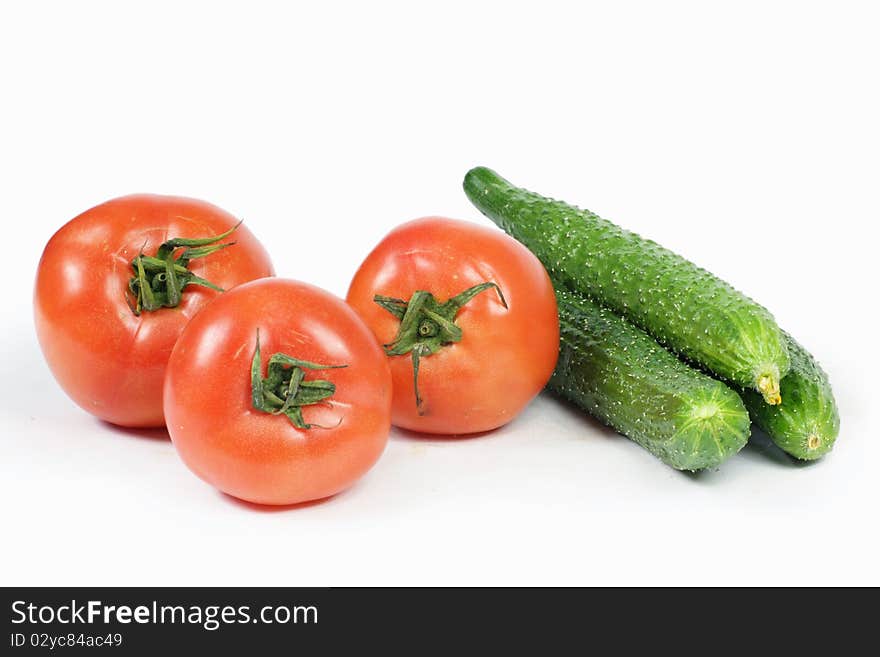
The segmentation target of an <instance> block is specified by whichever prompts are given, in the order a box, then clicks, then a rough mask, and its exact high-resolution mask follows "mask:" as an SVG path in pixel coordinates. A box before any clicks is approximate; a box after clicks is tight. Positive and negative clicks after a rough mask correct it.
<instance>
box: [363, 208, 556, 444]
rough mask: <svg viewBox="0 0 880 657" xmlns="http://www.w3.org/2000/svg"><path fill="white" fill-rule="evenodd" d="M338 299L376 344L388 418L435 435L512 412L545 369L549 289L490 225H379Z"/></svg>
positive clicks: (501, 420)
mask: <svg viewBox="0 0 880 657" xmlns="http://www.w3.org/2000/svg"><path fill="white" fill-rule="evenodd" d="M347 300H348V303H349V304H350V305H351V306H352V307H353V308H354V309H355V311H356V312H357V313H358V314H359V315H360V316H361V317H362V318H363V319H364V321H365V322H366V323H367V325H368V326H369V327H370V328H371V329H372V331H373V333H374V335H375V336H376V338H377V339H378V341H379V342H380V344H382V345H384V349H385V352H386V354H387V356H388V357H389V361H390V364H391V373H392V378H393V381H394V402H393V413H392V422H393V423H394V424H395V425H397V426H400V427H403V428H406V429H411V430H415V431H422V432H426V433H436V434H466V433H475V432H481V431H488V430H490V429H494V428H496V427H499V426H501V425H503V424H505V423H507V422H509V421H510V420H512V419H513V418H514V417H515V416H516V415H517V414H518V413H519V412H520V411H521V410H522V409H523V408H524V407H525V406H526V404H528V402H529V401H530V400H531V399H532V398H533V397H535V395H537V394H538V393H539V392H540V391H541V389H542V388H543V387H544V385H545V384H546V383H547V381H548V380H549V378H550V375H551V374H552V372H553V367H554V365H555V364H556V357H557V354H558V350H559V320H558V317H557V314H556V297H555V295H554V293H553V286H552V285H551V283H550V278H549V277H548V275H547V272H546V271H545V270H544V267H543V266H542V265H541V263H540V262H539V261H538V259H537V258H536V257H535V256H534V255H532V253H531V252H530V251H529V250H528V249H526V248H525V247H524V246H523V245H521V244H520V243H519V242H517V241H516V240H514V239H513V238H511V237H508V236H507V235H505V234H504V233H502V232H501V231H498V230H494V229H489V228H485V227H482V226H478V225H475V224H471V223H467V222H463V221H457V220H454V219H445V218H442V217H426V218H423V219H417V220H415V221H411V222H409V223H406V224H403V225H401V226H399V227H398V228H396V229H395V230H393V231H392V232H391V233H389V234H388V235H387V236H386V237H385V238H384V239H383V240H382V241H381V242H380V243H379V245H378V246H377V247H376V248H375V249H373V251H372V252H371V253H370V254H369V255H368V256H367V258H366V260H365V261H364V262H363V264H362V265H361V266H360V268H359V269H358V271H357V273H356V274H355V276H354V278H353V280H352V282H351V285H350V287H349V290H348V295H347Z"/></svg>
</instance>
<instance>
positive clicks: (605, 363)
mask: <svg viewBox="0 0 880 657" xmlns="http://www.w3.org/2000/svg"><path fill="white" fill-rule="evenodd" d="M556 295H557V302H558V304H559V323H560V341H559V360H558V361H557V365H556V370H555V371H554V373H553V376H552V378H551V379H550V383H549V384H548V386H549V389H550V391H551V392H553V393H555V394H556V395H558V396H560V397H562V398H564V399H567V400H568V401H570V402H573V403H574V404H575V405H577V406H579V407H580V408H582V409H583V410H585V411H586V412H588V413H590V414H591V415H593V416H595V417H596V418H597V419H599V420H600V421H602V422H604V423H605V424H607V425H609V426H611V427H612V428H614V429H616V430H617V431H619V432H620V433H622V434H623V435H625V436H627V437H628V438H630V439H631V440H633V441H635V442H636V443H638V444H639V445H641V446H642V447H644V448H645V449H647V450H648V451H649V452H651V453H652V454H654V455H655V456H657V457H658V458H659V459H660V460H661V461H663V462H664V463H666V464H667V465H670V466H672V467H673V468H676V469H677V470H700V469H703V468H713V467H715V466H717V465H719V464H720V463H721V462H722V461H724V460H725V459H727V458H728V457H729V456H732V455H733V454H735V453H736V452H738V451H739V450H740V449H741V448H742V447H743V445H745V444H746V442H747V441H748V438H749V414H748V412H747V411H746V408H745V406H743V402H742V400H741V399H740V397H739V395H737V394H736V393H735V392H734V391H733V390H731V389H730V388H728V387H727V386H726V385H725V384H724V383H722V382H721V381H718V380H716V379H713V378H711V377H709V376H708V375H706V374H703V373H702V372H699V371H697V370H695V369H693V368H692V367H690V366H688V365H686V364H685V363H683V362H682V361H680V360H679V359H678V358H676V357H675V356H674V355H673V354H671V353H670V352H669V351H667V350H666V349H664V348H663V347H662V346H661V345H659V344H658V343H657V342H656V341H655V340H654V339H653V338H652V337H651V336H649V335H648V334H647V333H645V332H644V331H642V330H641V329H639V328H637V327H635V326H633V325H632V324H630V323H629V322H628V321H626V320H625V319H623V318H622V317H620V316H619V315H617V314H615V313H614V312H612V311H611V310H608V309H606V308H602V307H601V306H599V305H597V304H595V303H593V302H592V301H590V300H589V299H587V298H586V297H584V296H582V295H580V294H578V293H576V292H570V291H567V290H557V293H556Z"/></svg>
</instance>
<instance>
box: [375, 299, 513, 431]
mask: <svg viewBox="0 0 880 657" xmlns="http://www.w3.org/2000/svg"><path fill="white" fill-rule="evenodd" d="M492 288H494V289H495V291H496V292H497V293H498V297H499V298H500V299H501V304H502V305H503V306H504V307H505V308H507V301H505V299H504V294H502V292H501V288H500V287H498V285H496V284H495V283H492V282H486V283H479V284H478V285H474V286H473V287H469V288H468V289H466V290H465V291H463V292H460V293H458V294H456V295H455V296H454V297H452V298H450V299H448V300H447V301H445V302H443V303H440V302H439V301H437V300H436V299H435V298H434V295H433V294H431V293H430V292H426V291H424V290H417V291H416V292H414V293H413V295H412V297H410V299H409V301H406V300H405V299H397V298H395V297H386V296H383V295H381V294H377V295H375V296H374V297H373V301H375V302H376V303H377V304H379V305H380V306H381V307H382V308H384V309H385V310H387V311H388V312H390V313H391V314H392V315H394V316H395V317H397V319H399V320H400V328H399V329H398V331H397V335H396V336H395V338H394V340H393V341H392V342H389V343H388V344H386V345H383V348H384V349H385V353H386V354H387V355H388V356H403V355H405V354H412V363H413V386H414V388H415V394H416V408H417V409H418V413H419V415H424V414H425V410H424V405H423V403H422V402H423V401H424V400H423V399H422V396H421V394H419V361H420V360H421V359H422V358H424V357H426V356H431V355H432V354H436V353H437V352H438V351H440V350H441V349H442V348H443V347H446V346H448V345H451V344H453V343H455V342H460V341H461V338H462V332H461V328H460V327H459V326H457V325H456V323H455V317H456V315H458V312H459V311H460V310H461V309H462V308H463V307H464V306H465V305H466V304H467V303H468V302H469V301H470V300H471V299H473V298H474V297H475V296H477V295H478V294H480V293H481V292H484V291H486V290H489V289H492Z"/></svg>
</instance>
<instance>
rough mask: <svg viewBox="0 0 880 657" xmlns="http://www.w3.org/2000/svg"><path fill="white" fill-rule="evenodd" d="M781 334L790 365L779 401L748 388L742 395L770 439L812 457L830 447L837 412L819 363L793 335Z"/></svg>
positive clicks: (837, 427) (837, 421) (793, 452)
mask: <svg viewBox="0 0 880 657" xmlns="http://www.w3.org/2000/svg"><path fill="white" fill-rule="evenodd" d="M784 335H785V337H786V339H787V340H788V353H789V355H790V356H791V369H789V371H788V374H787V375H786V376H785V378H784V379H782V383H781V393H782V403H781V404H780V405H779V406H768V405H767V404H765V403H764V400H763V399H761V397H760V395H758V394H757V393H755V392H752V391H751V390H744V391H743V394H742V397H743V401H744V402H745V404H746V408H748V409H749V414H750V415H751V416H752V420H754V422H755V424H757V425H758V426H759V427H761V429H763V430H764V433H766V434H767V435H768V436H769V437H770V439H771V440H772V441H773V442H774V443H776V444H777V445H778V446H779V447H781V448H782V449H783V450H785V451H786V452H788V453H789V454H791V455H792V456H795V457H797V458H799V459H804V460H813V459H817V458H819V457H820V456H823V455H824V454H827V453H828V452H829V451H830V450H831V447H832V445H834V441H835V440H836V439H837V433H838V432H839V431H840V415H839V414H838V412H837V404H836V403H835V401H834V395H833V394H832V392H831V383H830V382H829V381H828V376H827V375H826V374H825V372H824V371H823V370H822V368H821V367H820V366H819V363H817V362H816V359H815V358H813V356H812V355H811V354H810V352H808V351H807V350H806V349H804V348H803V347H802V346H801V345H800V344H799V343H798V342H797V341H796V340H795V339H794V338H792V337H791V336H790V335H788V334H787V333H785V334H784Z"/></svg>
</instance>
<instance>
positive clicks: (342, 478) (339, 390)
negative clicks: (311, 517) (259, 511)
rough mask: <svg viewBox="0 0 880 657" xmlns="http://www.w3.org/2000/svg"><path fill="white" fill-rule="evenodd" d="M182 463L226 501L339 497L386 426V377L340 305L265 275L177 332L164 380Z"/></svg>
mask: <svg viewBox="0 0 880 657" xmlns="http://www.w3.org/2000/svg"><path fill="white" fill-rule="evenodd" d="M165 416H166V418H167V420H168V431H169V433H170V434H171V439H172V441H173V443H174V446H175V447H176V448H177V452H178V453H179V454H180V457H181V458H182V459H183V461H184V463H186V465H187V466H188V467H189V468H190V469H191V470H192V471H193V472H194V473H195V474H197V475H198V476H199V477H201V478H202V479H204V480H205V481H207V482H208V483H210V484H211V485H213V486H214V487H216V488H218V489H220V490H221V491H223V492H225V493H227V494H229V495H232V496H234V497H237V498H240V499H243V500H247V501H249V502H255V503H258V504H295V503H300V502H306V501H309V500H316V499H320V498H324V497H328V496H330V495H333V494H335V493H338V492H340V491H341V490H343V489H345V488H347V487H348V486H350V485H351V484H352V483H354V482H355V481H356V480H357V479H358V478H359V477H361V476H362V475H363V474H364V473H365V472H366V471H367V470H369V468H370V467H371V466H372V465H373V464H374V463H375V462H376V460H377V459H378V458H379V456H380V455H381V454H382V451H383V450H384V448H385V444H386V442H387V440H388V433H389V430H390V427H391V374H390V372H389V368H388V363H387V362H386V358H385V354H384V353H383V352H382V350H381V348H380V347H379V345H377V344H376V341H375V339H374V338H373V335H372V334H371V333H370V330H369V329H368V328H367V327H366V326H365V325H364V323H363V322H362V321H361V320H360V319H359V318H358V316H357V315H356V314H355V313H354V311H353V310H352V309H351V308H350V307H349V306H348V305H346V304H345V302H343V301H342V300H341V299H338V298H337V297H335V296H333V295H331V294H330V293H328V292H325V291H323V290H321V289H319V288H316V287H314V286H311V285H307V284H305V283H300V282H296V281H291V280H284V279H277V278H267V279H263V280H259V281H253V282H251V283H245V284H244V285H241V286H239V287H237V288H235V289H234V290H231V291H229V292H227V293H226V294H224V295H222V296H221V297H219V298H218V299H217V300H216V301H214V302H212V303H211V304H210V305H209V306H208V307H207V308H205V309H204V310H203V311H202V312H200V313H199V314H198V315H197V316H196V317H195V318H194V319H193V320H192V321H191V322H190V323H189V325H188V326H187V327H186V328H185V329H184V331H183V334H182V335H181V336H180V339H179V340H178V342H177V344H176V345H175V347H174V350H173V352H172V354H171V359H170V361H169V365H168V375H167V377H166V379H165Z"/></svg>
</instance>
